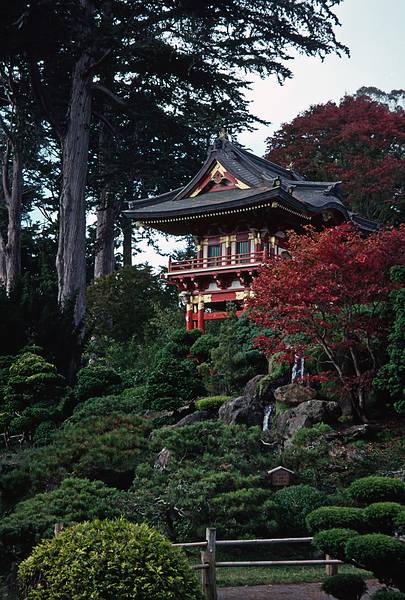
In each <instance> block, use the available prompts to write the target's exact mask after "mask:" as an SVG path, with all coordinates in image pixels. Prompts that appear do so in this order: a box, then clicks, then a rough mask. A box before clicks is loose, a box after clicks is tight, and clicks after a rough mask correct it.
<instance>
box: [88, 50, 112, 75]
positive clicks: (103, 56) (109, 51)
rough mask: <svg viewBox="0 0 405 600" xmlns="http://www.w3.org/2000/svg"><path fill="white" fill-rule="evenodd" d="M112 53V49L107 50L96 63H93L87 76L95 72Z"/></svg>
mask: <svg viewBox="0 0 405 600" xmlns="http://www.w3.org/2000/svg"><path fill="white" fill-rule="evenodd" d="M111 52H112V49H111V48H109V49H108V50H106V51H105V52H104V54H103V55H102V56H101V57H100V58H99V59H98V60H96V61H94V63H92V64H91V65H90V66H89V67H88V69H87V70H86V74H89V73H90V72H91V71H95V70H96V69H97V68H98V67H99V66H100V65H101V64H102V63H103V62H104V61H105V59H106V58H108V57H109V56H110V54H111Z"/></svg>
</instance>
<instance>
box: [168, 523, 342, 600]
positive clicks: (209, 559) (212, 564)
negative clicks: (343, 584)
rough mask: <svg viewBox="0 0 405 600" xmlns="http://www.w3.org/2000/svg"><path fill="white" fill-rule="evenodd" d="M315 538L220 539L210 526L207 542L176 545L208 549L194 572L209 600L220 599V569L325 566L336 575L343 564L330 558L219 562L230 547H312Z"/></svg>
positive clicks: (326, 570) (207, 531) (177, 546)
mask: <svg viewBox="0 0 405 600" xmlns="http://www.w3.org/2000/svg"><path fill="white" fill-rule="evenodd" d="M312 540H313V538H312V537H299V538H297V537H294V538H293V537H291V538H257V539H252V540H217V538H216V529H215V528H212V527H209V528H207V530H206V539H205V540H203V541H200V542H180V543H177V544H172V546H173V547H176V548H198V547H199V548H204V550H203V551H202V552H201V563H199V564H196V565H193V566H192V569H193V570H195V571H201V584H202V590H203V594H204V597H205V598H206V600H217V598H218V592H217V584H216V570H217V569H221V568H231V569H232V568H246V567H281V566H314V565H322V566H325V573H326V575H336V574H337V572H338V566H339V565H341V564H343V563H342V561H340V560H335V559H333V558H331V557H330V556H328V555H326V556H325V558H324V559H313V560H312V559H310V560H242V561H217V560H216V548H217V547H227V546H228V547H229V546H261V545H277V544H310V543H311V542H312Z"/></svg>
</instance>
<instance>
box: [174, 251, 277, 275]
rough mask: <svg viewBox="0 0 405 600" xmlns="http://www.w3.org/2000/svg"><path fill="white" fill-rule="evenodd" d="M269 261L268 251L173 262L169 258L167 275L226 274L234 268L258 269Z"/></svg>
mask: <svg viewBox="0 0 405 600" xmlns="http://www.w3.org/2000/svg"><path fill="white" fill-rule="evenodd" d="M268 259H269V251H268V249H267V248H266V249H265V250H260V251H258V252H248V253H246V254H228V255H221V256H209V257H203V258H190V259H187V260H178V261H173V260H171V258H169V265H168V272H167V275H186V274H191V273H193V274H196V273H206V272H226V271H233V270H235V268H237V269H238V270H239V269H244V268H247V269H251V268H252V267H253V268H258V267H260V266H261V265H263V264H265V263H266V262H267V261H268Z"/></svg>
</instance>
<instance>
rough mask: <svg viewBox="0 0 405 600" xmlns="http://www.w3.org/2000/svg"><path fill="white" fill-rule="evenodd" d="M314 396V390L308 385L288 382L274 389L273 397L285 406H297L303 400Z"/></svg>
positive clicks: (305, 400)
mask: <svg viewBox="0 0 405 600" xmlns="http://www.w3.org/2000/svg"><path fill="white" fill-rule="evenodd" d="M315 396H316V392H315V390H313V389H312V388H310V387H308V386H305V385H302V384H298V383H289V384H288V385H282V386H281V387H279V388H277V389H276V390H274V397H275V399H276V400H277V402H282V403H283V404H286V405H287V406H298V405H299V404H302V403H303V402H308V401H309V400H313V399H314V398H315Z"/></svg>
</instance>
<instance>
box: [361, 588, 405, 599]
mask: <svg viewBox="0 0 405 600" xmlns="http://www.w3.org/2000/svg"><path fill="white" fill-rule="evenodd" d="M370 600H405V594H403V593H402V592H396V591H395V590H387V589H385V590H377V591H376V592H374V594H371V596H370Z"/></svg>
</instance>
